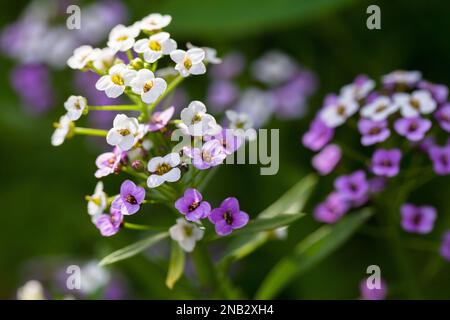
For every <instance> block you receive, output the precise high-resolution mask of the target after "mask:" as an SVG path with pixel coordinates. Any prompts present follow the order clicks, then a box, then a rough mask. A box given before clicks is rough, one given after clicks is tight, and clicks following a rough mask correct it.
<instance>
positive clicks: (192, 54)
mask: <svg viewBox="0 0 450 320" xmlns="http://www.w3.org/2000/svg"><path fill="white" fill-rule="evenodd" d="M187 56H188V57H189V59H191V61H192V64H198V63H200V62H202V61H203V59H205V50H203V49H201V48H192V49H189V50H188V51H187Z"/></svg>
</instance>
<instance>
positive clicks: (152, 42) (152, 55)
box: [134, 32, 177, 63]
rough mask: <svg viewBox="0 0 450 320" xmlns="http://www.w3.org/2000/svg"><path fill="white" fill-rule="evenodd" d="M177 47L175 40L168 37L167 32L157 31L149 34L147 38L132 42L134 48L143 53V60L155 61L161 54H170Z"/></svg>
mask: <svg viewBox="0 0 450 320" xmlns="http://www.w3.org/2000/svg"><path fill="white" fill-rule="evenodd" d="M176 48H177V43H176V42H175V40H173V39H170V34H169V33H167V32H159V33H156V34H154V35H151V36H150V38H148V39H141V40H138V41H136V43H135V44H134V50H135V51H136V52H138V53H142V54H143V55H144V60H145V61H147V62H150V63H153V62H155V61H156V60H158V59H159V58H161V57H162V56H163V55H170V54H171V52H172V51H174V50H175V49H176Z"/></svg>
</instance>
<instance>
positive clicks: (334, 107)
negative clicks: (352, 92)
mask: <svg viewBox="0 0 450 320" xmlns="http://www.w3.org/2000/svg"><path fill="white" fill-rule="evenodd" d="M358 108H359V106H358V103H356V101H355V100H353V99H352V98H348V97H339V98H338V99H337V100H336V101H335V102H334V103H332V104H330V105H328V106H326V107H324V109H323V110H322V111H321V112H320V118H321V119H322V121H323V122H324V123H325V124H326V125H327V126H328V127H331V128H335V127H338V126H340V125H341V124H343V123H344V122H345V121H346V120H347V119H348V118H349V117H351V116H352V115H353V114H355V113H356V112H357V111H358Z"/></svg>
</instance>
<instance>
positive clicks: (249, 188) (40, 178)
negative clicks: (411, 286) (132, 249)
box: [0, 0, 450, 299]
mask: <svg viewBox="0 0 450 320" xmlns="http://www.w3.org/2000/svg"><path fill="white" fill-rule="evenodd" d="M124 3H125V4H126V6H127V7H128V9H129V11H130V15H131V20H130V21H134V20H138V19H141V18H142V17H143V16H145V15H146V14H148V13H150V12H161V13H167V14H171V15H172V16H173V22H172V24H171V26H170V28H169V32H171V33H172V34H173V36H174V38H175V39H177V42H178V43H183V42H185V41H191V42H193V43H195V44H198V45H206V46H210V47H215V48H217V49H218V51H219V55H220V53H222V52H228V51H230V50H233V49H236V48H238V49H239V50H241V51H243V52H244V53H245V55H246V56H247V57H248V58H249V59H253V58H256V57H258V56H260V55H261V54H262V53H264V52H265V51H267V50H269V49H280V50H282V51H285V52H286V53H288V54H289V55H291V56H292V57H294V58H295V59H296V60H297V61H298V62H300V63H301V64H303V65H305V66H306V67H308V68H310V69H312V70H314V71H315V72H316V73H317V75H318V77H319V80H320V88H319V91H318V93H317V94H316V95H315V96H314V98H313V100H312V101H311V104H310V105H311V109H310V112H309V113H308V116H307V117H306V118H305V119H302V120H292V121H283V122H281V121H272V122H271V123H270V124H269V127H271V128H280V139H281V144H280V162H281V165H280V171H279V173H278V174H277V175H275V176H260V175H259V167H258V166H224V167H221V168H220V170H219V173H218V174H217V175H216V176H215V178H214V180H213V181H212V182H211V183H210V187H208V189H207V191H206V194H207V196H208V197H209V198H210V199H211V201H212V202H214V203H217V202H219V201H220V199H223V198H224V197H226V196H229V195H235V196H236V197H238V198H239V199H240V202H241V206H242V208H245V210H246V211H247V212H249V213H250V214H252V215H256V214H257V213H258V212H260V211H261V210H262V209H264V208H265V207H266V206H268V205H269V204H270V203H271V202H273V201H274V200H275V199H277V198H278V197H279V196H280V195H281V194H282V193H283V192H284V191H285V190H287V189H288V188H289V187H290V186H292V185H293V184H295V183H296V182H297V181H298V180H299V179H300V178H301V177H302V176H304V175H305V174H307V173H308V172H310V171H311V168H310V165H309V162H310V157H311V153H310V152H308V151H306V150H305V149H304V148H302V147H301V145H300V143H299V141H300V140H299V139H300V136H301V134H302V133H303V132H304V131H305V130H306V129H307V126H308V122H309V120H310V119H311V117H312V115H313V113H314V110H316V109H317V108H319V107H320V105H321V101H322V99H323V96H324V95H325V94H326V93H328V92H335V91H337V90H338V89H339V88H340V87H341V86H343V85H344V84H346V83H349V82H350V81H351V80H352V79H353V78H354V77H355V76H356V75H357V74H359V73H366V74H368V75H370V76H371V77H372V78H374V79H379V76H380V75H382V74H385V73H388V72H390V71H392V70H394V69H411V70H420V71H422V72H423V74H424V77H425V78H427V79H429V80H431V81H433V82H438V83H444V84H447V85H448V84H450V60H449V59H448V57H450V41H449V37H448V36H449V34H450V33H449V31H450V19H449V18H448V14H449V12H450V3H449V2H448V1H444V0H441V1H437V0H428V1H421V0H413V1H400V0H386V1H376V2H374V1H351V0H334V1H332V0H309V1H308V0H276V1H275V0H272V1H268V0H259V1H253V0H247V1H242V0H210V1H202V0H190V1H184V0H166V1H141V0H130V1H124ZM370 4H377V5H379V6H380V7H381V15H382V29H381V30H368V29H367V28H366V19H367V17H368V15H367V14H366V8H367V6H369V5H370ZM26 5H27V1H21V0H16V1H14V3H12V2H9V1H8V2H7V1H2V2H1V3H0V12H1V14H0V26H1V27H2V26H4V25H6V24H9V23H11V22H13V21H14V20H15V19H16V18H17V17H18V15H19V14H20V12H21V11H22V9H23V8H24V7H25V6H26ZM0 65H1V68H0V70H1V71H2V72H1V76H0V88H1V89H0V142H1V144H0V145H1V148H2V150H1V152H0V154H1V157H0V159H1V166H0V179H1V180H0V181H1V182H2V183H1V185H0V199H1V204H2V206H1V210H0V226H1V231H0V298H11V297H13V296H14V292H15V290H16V288H17V287H18V286H19V285H21V284H22V283H23V281H24V280H25V279H24V278H25V277H26V276H27V275H25V274H24V271H23V270H24V269H23V268H24V265H25V264H26V263H28V262H29V261H30V260H40V259H45V258H47V257H55V256H56V257H68V258H74V257H76V258H85V259H90V258H101V257H102V256H103V255H104V253H107V252H110V251H112V250H114V249H117V248H120V247H122V246H124V245H126V244H128V243H130V242H131V241H132V240H133V239H135V234H133V233H132V232H127V231H125V232H121V233H120V234H119V235H117V236H115V237H113V238H109V239H105V238H102V237H101V236H100V235H99V233H98V231H97V230H96V229H95V228H94V227H93V225H92V224H91V222H90V220H89V217H88V215H87V214H86V204H85V202H84V201H83V198H84V196H85V195H86V194H89V193H91V191H92V190H93V188H94V186H95V183H96V182H95V179H94V177H93V172H94V160H95V157H96V156H97V154H98V151H96V150H95V148H93V147H92V144H90V143H88V142H87V140H85V139H83V138H77V139H73V140H72V141H71V142H70V143H66V144H64V145H63V146H62V147H60V148H52V147H51V146H50V135H51V132H52V122H53V121H54V120H55V119H57V117H58V116H59V115H60V114H61V113H62V112H63V109H62V108H63V107H62V103H63V102H64V100H65V98H66V97H67V96H68V95H69V94H71V93H72V91H71V83H70V81H65V79H68V78H69V76H68V75H69V73H73V71H69V70H65V71H63V72H57V73H56V74H55V75H54V77H55V79H58V80H57V81H55V82H57V83H58V87H57V88H55V89H54V90H55V91H57V92H56V95H57V102H58V105H57V106H55V108H53V109H52V111H51V112H49V113H48V114H46V115H45V116H43V117H32V116H29V115H27V114H26V113H25V112H23V108H22V107H21V105H20V101H19V99H18V98H17V97H16V96H15V94H14V93H13V91H12V89H11V87H10V84H9V71H10V70H11V68H12V67H13V63H12V61H10V60H9V59H7V58H5V57H0ZM196 81H198V82H197V84H195V83H196ZM192 82H193V83H194V85H196V86H197V89H196V91H194V92H192V93H190V95H191V98H192V99H203V96H204V90H205V89H204V85H205V84H206V81H205V79H203V80H201V79H200V80H193V81H192ZM355 139H357V138H356V137H355ZM448 180H450V179H448V178H445V177H444V178H440V179H438V180H435V181H434V182H433V184H432V185H427V186H425V187H424V188H423V190H421V193H420V194H421V196H422V197H425V198H427V199H429V200H430V202H432V203H434V204H435V205H436V206H437V208H438V210H439V212H440V214H441V215H445V216H447V217H448V216H449V215H450V212H449V211H450V209H449V208H448V204H449V201H448V192H449V190H450V189H449V186H450V184H449V181H448ZM436 186H438V187H436ZM330 189H331V180H330V179H323V180H322V181H321V183H320V184H319V187H318V192H317V194H316V197H315V199H316V200H317V199H320V198H321V197H322V196H323V195H324V194H325V193H327V192H328V191H330ZM148 214H149V215H150V214H151V212H148ZM449 220H450V219H449V218H447V219H440V220H438V222H439V223H438V224H437V226H436V232H435V233H433V235H432V236H430V238H431V239H434V240H436V241H439V239H440V238H439V236H440V235H441V234H442V231H443V230H445V229H449V228H450V221H449ZM317 226H319V224H318V223H316V222H314V221H313V219H312V218H310V217H308V218H307V219H303V220H302V223H298V224H296V225H295V226H294V227H293V228H291V230H290V232H289V238H288V239H287V240H286V241H274V242H271V243H269V244H268V245H266V246H265V247H264V248H262V249H261V250H259V251H257V252H256V253H254V254H252V255H251V256H249V257H248V258H247V259H245V260H244V261H242V262H241V263H239V264H238V265H237V266H236V267H235V268H234V269H233V274H232V276H233V278H234V282H235V283H236V285H237V286H239V287H241V289H242V290H243V291H244V293H245V294H246V295H247V296H249V297H251V296H252V295H253V293H254V290H255V289H256V288H257V287H258V284H259V282H260V281H261V279H262V278H263V276H264V275H265V274H266V273H267V272H268V270H270V268H271V267H272V266H273V265H274V264H275V262H276V261H278V259H279V258H280V257H282V256H283V255H284V254H286V253H288V252H290V251H291V250H292V248H293V247H294V245H295V244H296V243H297V242H298V241H299V240H300V239H302V238H303V237H304V236H305V235H306V234H307V233H308V232H310V231H311V230H314V228H316V227H317ZM412 258H413V259H414V264H413V269H414V270H415V271H417V272H419V271H420V270H421V269H422V268H423V267H424V266H425V265H426V263H428V261H429V260H430V259H431V258H433V257H432V256H430V254H423V253H420V254H419V253H417V252H413V254H412ZM435 258H437V259H438V260H439V259H440V258H439V257H435ZM391 260H392V257H391V256H390V252H389V247H387V245H386V243H383V242H382V241H379V240H375V239H373V238H368V237H366V236H363V235H357V236H356V237H354V238H353V239H352V241H350V242H348V243H347V244H346V245H345V246H344V247H342V248H341V249H340V250H339V251H337V252H336V253H334V254H333V255H332V256H330V257H329V258H327V259H326V260H325V261H324V262H322V263H321V264H320V265H319V266H318V267H316V268H315V269H314V270H311V271H310V272H308V273H307V274H306V275H304V276H302V277H300V278H298V279H297V280H296V281H295V282H293V283H292V284H291V285H290V286H289V288H288V289H286V290H284V291H283V292H282V294H281V295H280V296H279V297H280V298H296V299H308V298H309V299H311V298H312V299H316V298H318V299H322V298H332V299H342V298H346V299H347V298H348V299H353V298H357V297H358V285H359V281H360V280H361V279H362V278H363V277H364V276H365V269H366V266H368V265H370V264H378V265H380V266H381V268H382V274H383V277H384V278H386V279H387V281H388V284H389V283H391V282H392V283H395V280H396V279H397V278H398V274H396V271H395V268H394V267H393V266H392V262H391ZM439 263H441V262H439ZM442 263H443V262H442ZM114 268H117V269H120V270H121V272H123V273H124V274H125V275H126V276H127V279H128V280H129V283H130V287H131V288H132V290H131V291H132V292H133V296H135V297H140V298H150V299H152V298H153V299H154V298H161V299H166V298H189V297H190V292H189V291H188V290H186V289H185V288H186V287H185V286H183V284H181V285H180V286H177V287H176V288H175V289H174V290H172V291H170V290H168V289H167V288H166V287H165V285H164V279H165V273H166V270H165V268H164V265H163V264H161V263H159V262H158V263H155V262H152V261H150V260H149V259H147V258H145V257H143V256H139V257H135V258H132V259H129V260H127V261H124V262H121V263H119V264H117V266H115V267H114ZM449 270H450V268H449V265H448V264H447V265H443V266H442V269H441V271H440V272H439V274H438V275H437V276H436V277H435V278H434V280H433V281H432V282H430V283H427V284H426V285H425V286H424V287H423V288H422V290H423V291H424V293H425V296H426V297H428V298H449V297H450V286H449V283H450V272H449ZM390 297H393V298H396V297H399V296H398V295H397V294H396V291H395V288H393V290H392V292H391V296H390ZM400 297H401V295H400Z"/></svg>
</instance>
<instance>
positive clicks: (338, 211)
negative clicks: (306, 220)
mask: <svg viewBox="0 0 450 320" xmlns="http://www.w3.org/2000/svg"><path fill="white" fill-rule="evenodd" d="M349 209H350V205H349V202H348V201H347V200H346V199H344V197H343V196H342V195H341V194H339V193H337V192H333V193H331V194H330V195H329V196H328V197H327V198H326V200H325V201H324V202H322V203H321V204H319V205H318V206H317V207H316V208H315V209H314V219H316V220H317V221H320V222H324V223H335V222H337V221H338V220H339V219H341V218H342V216H343V215H344V214H345V213H347V211H348V210H349Z"/></svg>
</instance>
